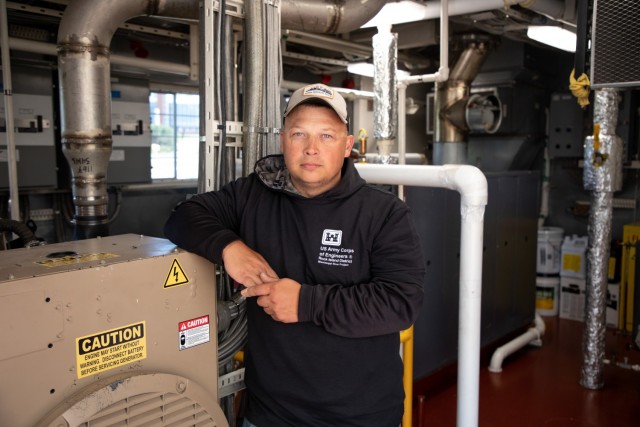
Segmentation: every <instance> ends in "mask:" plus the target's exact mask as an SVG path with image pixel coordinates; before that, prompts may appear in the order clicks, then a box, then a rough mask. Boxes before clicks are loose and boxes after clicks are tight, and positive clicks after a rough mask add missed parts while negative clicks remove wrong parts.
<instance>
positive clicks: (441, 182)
mask: <svg viewBox="0 0 640 427" xmlns="http://www.w3.org/2000/svg"><path fill="white" fill-rule="evenodd" d="M356 168H357V169H358V173H359V174H360V176H362V178H364V180H365V181H367V182H369V183H372V184H392V185H410V186H414V187H438V188H448V189H449V190H455V191H457V192H459V193H460V196H461V197H462V199H461V203H462V205H464V206H469V207H473V206H486V204H487V179H486V177H485V176H484V174H483V173H482V172H481V171H480V169H478V168H476V167H475V166H469V165H443V166H420V165H381V164H370V163H366V164H362V163H358V164H356Z"/></svg>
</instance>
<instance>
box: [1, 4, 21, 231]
mask: <svg viewBox="0 0 640 427" xmlns="http://www.w3.org/2000/svg"><path fill="white" fill-rule="evenodd" d="M0 15H1V16H0V26H1V27H2V28H0V49H1V50H2V84H3V86H4V121H5V128H6V129H7V132H6V136H7V165H8V167H9V209H10V214H11V219H13V220H14V221H20V194H19V192H18V158H17V157H18V156H17V155H16V139H15V126H14V124H13V89H12V84H11V60H10V57H9V28H8V27H7V2H6V0H0Z"/></svg>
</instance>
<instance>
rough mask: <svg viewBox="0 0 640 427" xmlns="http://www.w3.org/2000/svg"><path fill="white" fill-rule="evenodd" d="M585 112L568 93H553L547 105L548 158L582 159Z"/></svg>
mask: <svg viewBox="0 0 640 427" xmlns="http://www.w3.org/2000/svg"><path fill="white" fill-rule="evenodd" d="M584 115H585V112H584V110H583V109H582V108H580V106H579V105H578V103H577V102H576V98H575V97H574V96H573V95H571V94H570V93H554V94H553V95H551V102H550V105H549V147H548V148H549V157H551V158H557V157H582V155H583V151H584V150H583V143H584V136H585V135H584Z"/></svg>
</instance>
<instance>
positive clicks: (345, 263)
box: [318, 229, 355, 267]
mask: <svg viewBox="0 0 640 427" xmlns="http://www.w3.org/2000/svg"><path fill="white" fill-rule="evenodd" d="M354 253H355V251H354V250H353V249H349V248H343V247H342V230H331V229H325V230H324V231H323V232H322V244H321V245H320V253H319V254H318V264H324V265H330V266H333V267H349V266H350V265H351V264H352V263H353V255H354Z"/></svg>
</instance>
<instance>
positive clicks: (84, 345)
mask: <svg viewBox="0 0 640 427" xmlns="http://www.w3.org/2000/svg"><path fill="white" fill-rule="evenodd" d="M146 358H147V337H146V333H145V322H144V321H142V322H139V323H133V324H131V325H127V326H123V327H120V328H116V329H110V330H108V331H103V332H98V333H96V334H92V335H86V336H84V337H80V338H76V373H77V376H78V378H84V377H87V376H89V375H95V374H99V373H101V372H104V371H108V370H110V369H114V368H118V367H120V366H124V365H128V364H130V363H133V362H137V361H140V360H143V359H146Z"/></svg>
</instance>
